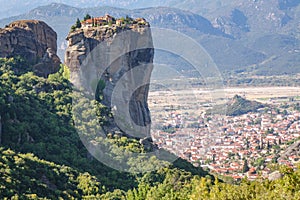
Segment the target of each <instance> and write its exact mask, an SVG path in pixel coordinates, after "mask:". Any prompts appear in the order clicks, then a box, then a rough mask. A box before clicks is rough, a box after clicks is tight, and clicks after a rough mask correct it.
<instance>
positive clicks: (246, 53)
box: [0, 2, 300, 75]
mask: <svg viewBox="0 0 300 200" xmlns="http://www.w3.org/2000/svg"><path fill="white" fill-rule="evenodd" d="M252 4H253V3H249V4H248V3H247V4H245V5H243V6H239V4H238V3H236V4H235V3H231V4H228V5H227V4H222V5H226V6H225V7H224V8H226V9H223V7H222V10H220V9H217V8H219V7H220V6H219V7H216V9H215V10H213V11H209V13H211V12H213V13H214V14H208V13H206V14H205V13H204V12H202V13H201V12H196V13H201V14H203V15H202V16H200V15H198V14H196V13H192V12H189V11H185V10H180V9H176V8H170V7H169V8H168V7H154V8H143V9H135V10H128V9H121V8H112V7H94V8H76V7H71V6H67V5H64V4H51V5H47V6H42V7H38V8H36V9H33V10H31V11H30V12H28V13H26V14H22V15H19V16H16V17H11V18H7V19H3V20H1V21H0V25H1V26H4V25H6V24H8V23H9V22H11V21H13V20H17V19H39V20H44V21H45V22H47V23H48V24H49V25H51V26H52V27H53V28H54V30H55V31H56V32H57V33H58V55H59V56H60V57H61V58H63V57H64V51H65V48H66V45H67V44H66V41H65V38H66V36H67V34H68V31H69V30H67V29H66V28H65V27H70V26H71V25H73V24H74V23H75V21H76V18H82V17H83V16H85V14H86V13H89V14H91V15H92V16H101V15H104V14H106V13H109V14H111V15H113V16H115V17H122V16H123V17H125V16H126V15H129V16H131V17H133V18H136V17H144V18H145V19H146V20H147V21H149V22H150V24H152V25H153V27H161V28H171V29H174V30H178V31H180V32H182V33H184V34H187V35H188V36H190V37H192V38H193V39H195V40H196V41H198V42H199V43H200V44H201V45H202V46H203V47H204V48H205V50H206V51H207V52H208V53H209V54H210V55H211V57H212V58H213V60H214V61H215V63H216V64H217V65H218V67H219V69H220V70H221V71H228V70H230V71H233V72H235V71H239V69H244V70H246V71H247V69H251V68H253V66H255V67H256V69H255V70H254V71H252V72H251V73H252V74H258V75H276V74H291V73H299V69H300V68H299V67H297V66H299V63H300V61H299V59H298V56H297V52H298V51H299V50H298V46H299V45H297V44H298V43H299V36H297V33H298V31H297V28H296V27H298V26H297V21H299V20H298V19H299V16H298V15H297V9H298V7H299V6H298V7H295V6H293V7H291V8H285V9H284V10H280V9H279V10H278V9H277V7H276V9H275V7H274V9H275V10H276V12H277V10H278V13H279V14H280V13H287V15H288V16H289V17H290V18H289V20H288V22H287V23H286V24H282V25H280V24H278V23H279V22H278V23H277V22H276V23H275V22H274V23H273V22H272V23H269V22H268V20H266V17H265V16H264V15H265V13H266V11H268V10H266V9H268V6H269V4H267V3H265V4H263V8H264V9H263V10H261V11H256V12H255V13H254V11H252V7H253V6H254V5H252ZM174 5H176V4H174ZM188 5H193V2H189V4H188ZM201 5H202V4H201ZM210 5H212V3H211V4H207V5H205V6H210ZM275 5H277V3H276V4H275ZM247 6H248V7H247ZM197 8H199V6H198V5H197V6H194V9H197ZM223 10H228V12H225V11H223ZM221 11H222V12H221ZM279 14H278V15H279ZM203 16H205V17H203ZM253 16H258V17H259V19H257V18H253V19H252V17H253ZM279 16H282V15H281V14H280V15H279ZM282 17H284V16H282ZM280 19H281V20H284V18H280ZM265 24H271V25H272V24H273V25H272V26H269V25H265ZM262 27H264V28H262ZM266 37H267V40H265V38H266ZM278 39H279V40H278ZM261 41H263V43H262V42H261ZM281 41H282V42H281ZM279 43H280V45H278V44H279ZM291 43H292V44H294V45H290V44H291ZM264 44H267V45H264ZM162 57H164V56H160V53H159V54H157V56H156V57H155V61H156V62H157V63H164V61H165V59H161V58H162ZM168 57H169V59H171V60H174V62H173V63H176V59H177V58H176V56H168ZM183 65H185V66H176V65H175V66H174V67H175V69H179V70H180V68H183V69H185V68H186V66H187V65H188V64H187V63H185V64H183Z"/></svg>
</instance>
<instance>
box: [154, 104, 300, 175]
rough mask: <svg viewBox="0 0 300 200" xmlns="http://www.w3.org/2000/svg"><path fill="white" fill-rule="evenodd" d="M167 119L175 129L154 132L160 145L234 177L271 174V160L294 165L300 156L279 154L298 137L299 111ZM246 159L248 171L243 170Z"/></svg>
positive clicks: (178, 116)
mask: <svg viewBox="0 0 300 200" xmlns="http://www.w3.org/2000/svg"><path fill="white" fill-rule="evenodd" d="M166 123H167V124H166V125H165V126H167V125H168V127H170V126H176V128H175V130H176V131H174V132H173V133H167V132H165V131H162V130H156V131H154V132H153V133H152V137H153V140H154V142H155V143H156V144H157V145H158V147H160V148H164V149H167V150H169V151H170V152H172V153H174V154H176V155H177V156H179V157H181V158H184V159H186V160H189V161H190V162H192V163H194V164H195V165H201V166H202V167H206V168H209V169H210V171H212V172H216V173H218V174H222V175H225V176H231V177H233V178H235V179H238V178H243V177H245V176H247V177H248V178H249V179H256V178H257V177H267V176H268V175H269V174H270V173H271V170H270V169H269V168H268V164H271V163H279V164H285V165H287V166H290V167H295V166H296V163H298V161H299V160H300V151H298V152H297V151H294V152H293V153H289V154H288V155H286V156H284V157H283V156H279V155H282V153H283V152H284V151H285V150H286V149H287V148H288V146H289V145H288V144H289V143H292V141H296V140H297V139H299V138H300V112H299V111H295V110H294V111H289V112H286V111H285V112H278V110H277V111H276V110H274V109H271V110H268V111H265V110H263V109H261V110H260V111H259V112H257V113H248V114H245V115H241V116H236V117H230V116H218V115H214V116H205V114H203V115H202V116H199V117H197V118H196V117H195V118H193V117H189V116H188V115H186V116H185V115H181V114H176V113H174V112H173V113H170V115H169V116H168V118H167V120H166ZM245 162H246V163H247V165H248V166H247V168H248V170H247V171H243V169H244V165H245Z"/></svg>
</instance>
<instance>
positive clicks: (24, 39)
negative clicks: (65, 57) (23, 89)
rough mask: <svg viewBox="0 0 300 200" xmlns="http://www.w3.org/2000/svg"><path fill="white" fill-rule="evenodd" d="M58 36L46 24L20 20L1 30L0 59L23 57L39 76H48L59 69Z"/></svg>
mask: <svg viewBox="0 0 300 200" xmlns="http://www.w3.org/2000/svg"><path fill="white" fill-rule="evenodd" d="M56 40H57V35H56V33H55V31H53V29H52V28H50V27H49V26H48V25H47V24H46V23H45V22H42V21H38V20H20V21H15V22H12V23H11V24H9V25H7V26H6V27H5V28H4V29H0V57H14V56H21V57H22V58H25V59H26V60H27V61H28V62H29V64H30V65H33V69H34V71H35V72H36V73H37V75H40V76H47V75H48V74H50V73H54V72H56V71H57V70H58V69H59V65H60V59H59V57H58V56H57V55H56V51H57V43H56Z"/></svg>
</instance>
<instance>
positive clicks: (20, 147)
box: [0, 57, 300, 200]
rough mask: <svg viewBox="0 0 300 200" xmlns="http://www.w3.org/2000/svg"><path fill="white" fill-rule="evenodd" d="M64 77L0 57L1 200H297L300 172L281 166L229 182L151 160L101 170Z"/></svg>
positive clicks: (119, 141) (135, 146)
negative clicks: (271, 176)
mask: <svg viewBox="0 0 300 200" xmlns="http://www.w3.org/2000/svg"><path fill="white" fill-rule="evenodd" d="M68 78H69V70H68V68H67V67H65V66H61V69H60V71H59V72H57V73H55V74H51V75H49V76H48V77H47V78H43V77H39V76H36V75H35V74H34V73H33V72H32V70H31V68H30V66H29V65H28V63H26V61H25V60H24V59H22V58H20V57H16V58H2V59H0V120H1V121H0V144H1V148H0V166H1V167H0V198H1V199H59V198H61V199H168V200H169V199H300V171H299V170H297V171H292V170H291V169H289V168H287V167H281V168H280V171H281V173H282V174H283V177H282V178H281V179H278V180H275V181H269V180H257V181H252V182H251V181H248V180H247V179H243V180H242V181H241V182H239V183H236V184H229V183H225V182H224V181H222V180H221V179H219V178H216V177H214V176H212V175H210V174H209V173H208V172H206V171H203V170H202V169H201V168H197V167H194V166H193V165H191V164H190V163H188V162H186V161H184V160H181V159H178V160H176V161H175V162H174V163H172V164H168V165H160V163H161V162H162V161H160V160H158V159H156V158H151V159H150V160H147V159H144V160H143V159H141V158H139V159H140V160H142V161H141V162H140V163H137V162H134V161H131V162H129V163H128V166H129V168H130V169H131V171H134V170H138V168H139V169H140V168H143V167H144V168H149V166H150V165H151V166H153V167H154V170H153V171H148V172H143V173H142V172H141V173H130V172H119V171H117V170H114V169H112V168H110V167H107V166H106V165H104V164H102V163H101V162H99V161H97V160H96V159H94V158H93V157H92V156H91V155H90V154H89V153H88V151H87V150H86V148H85V147H84V146H83V144H82V142H81V140H80V138H79V136H78V134H77V132H76V129H75V128H74V120H76V118H75V117H74V116H72V95H74V92H72V85H71V83H70V82H69V80H68ZM77 105H79V106H82V107H84V106H85V105H86V102H78V104H77ZM94 105H95V109H96V110H97V109H99V106H100V107H101V105H99V102H97V101H96V102H94ZM103 121H105V119H103V117H101V115H99V120H98V122H103ZM93 123H94V122H93ZM102 140H103V141H102V142H103V144H109V145H110V146H111V148H112V149H111V151H112V152H114V154H113V156H115V157H117V155H118V152H119V149H122V150H124V151H125V152H139V153H140V154H141V156H142V155H143V153H144V152H146V151H147V150H146V149H145V148H144V146H143V145H142V144H141V143H140V142H139V141H138V140H136V139H133V138H127V137H125V136H122V135H109V136H107V138H104V139H102Z"/></svg>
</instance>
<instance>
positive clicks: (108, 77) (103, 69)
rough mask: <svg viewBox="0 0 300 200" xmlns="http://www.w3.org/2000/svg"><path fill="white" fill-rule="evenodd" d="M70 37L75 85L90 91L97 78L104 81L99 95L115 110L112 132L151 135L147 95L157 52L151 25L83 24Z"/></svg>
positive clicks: (69, 53) (67, 57)
mask: <svg viewBox="0 0 300 200" xmlns="http://www.w3.org/2000/svg"><path fill="white" fill-rule="evenodd" d="M67 40H68V48H67V50H66V55H65V64H66V65H67V66H68V67H69V68H70V71H71V81H72V82H73V84H75V85H76V86H82V85H83V87H84V88H85V89H87V90H88V88H89V86H90V85H93V84H95V80H96V82H97V81H98V83H101V84H100V85H101V86H100V87H99V84H98V89H97V91H98V93H100V95H101V98H99V99H98V100H100V101H101V103H102V104H104V105H105V106H106V107H108V109H109V110H110V111H111V112H112V113H113V114H114V117H113V118H111V117H110V118H109V117H108V118H109V123H108V124H109V125H107V126H104V129H105V131H106V133H108V132H110V133H116V134H123V135H126V136H132V137H136V138H146V137H149V136H150V122H151V119H150V112H149V109H148V104H147V99H148V91H149V82H150V77H151V72H152V69H153V57H154V49H153V43H152V37H151V31H150V29H149V24H148V23H147V22H146V23H144V24H143V25H141V24H138V23H134V24H129V25H128V24H127V25H125V26H124V25H122V26H117V25H113V26H100V27H90V28H83V29H77V30H76V31H74V32H71V33H69V35H68V37H67ZM99 80H101V81H99ZM92 90H95V88H93V87H92ZM98 95H99V94H96V99H97V96H98ZM128 111H129V112H128Z"/></svg>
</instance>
